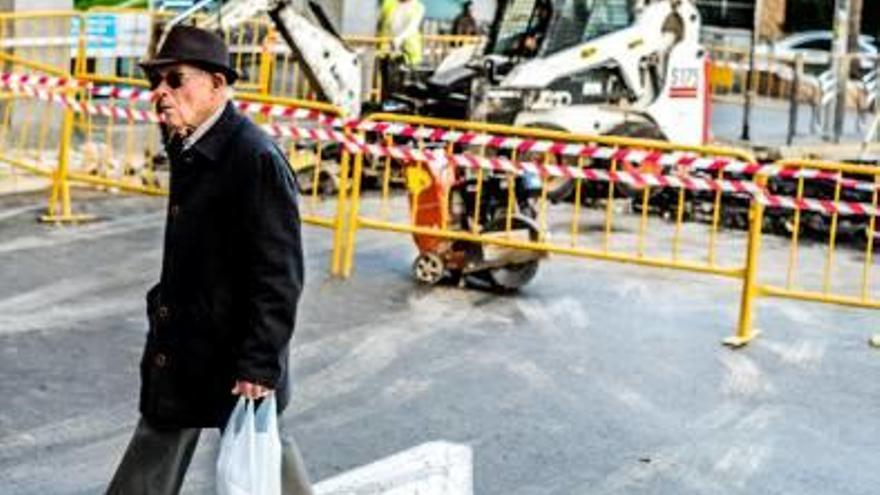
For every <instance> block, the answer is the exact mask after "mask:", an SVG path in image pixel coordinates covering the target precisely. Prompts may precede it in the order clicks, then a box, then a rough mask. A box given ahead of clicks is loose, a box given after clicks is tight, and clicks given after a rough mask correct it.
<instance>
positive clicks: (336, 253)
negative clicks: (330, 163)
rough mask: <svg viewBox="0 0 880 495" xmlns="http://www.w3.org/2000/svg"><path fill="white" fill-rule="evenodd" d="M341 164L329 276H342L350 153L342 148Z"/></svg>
mask: <svg viewBox="0 0 880 495" xmlns="http://www.w3.org/2000/svg"><path fill="white" fill-rule="evenodd" d="M341 161H342V163H340V165H339V191H337V193H336V219H335V220H334V221H333V253H332V254H331V255H330V263H331V265H330V274H331V275H333V276H340V275H342V258H343V255H344V254H345V245H344V244H343V241H344V238H345V227H346V224H345V221H346V219H347V218H348V216H347V214H346V213H347V212H348V208H347V206H348V176H349V170H350V168H351V167H350V164H351V153H349V152H348V150H347V149H346V148H345V147H344V146H343V147H342V159H341Z"/></svg>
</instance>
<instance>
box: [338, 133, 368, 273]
mask: <svg viewBox="0 0 880 495" xmlns="http://www.w3.org/2000/svg"><path fill="white" fill-rule="evenodd" d="M359 140H360V141H363V140H364V137H363V133H361V134H360V136H359ZM363 169H364V153H363V151H358V153H357V154H356V155H355V157H354V171H353V172H352V177H353V184H352V186H351V188H352V194H351V202H350V203H351V204H350V205H349V207H348V208H349V212H348V225H346V227H347V228H348V231H347V233H346V242H345V264H344V265H343V268H342V276H343V277H344V278H348V277H350V276H351V269H352V266H353V264H354V243H355V233H356V232H357V229H358V215H360V205H361V175H362V174H363V171H364V170H363Z"/></svg>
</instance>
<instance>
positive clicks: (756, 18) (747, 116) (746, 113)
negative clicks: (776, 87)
mask: <svg viewBox="0 0 880 495" xmlns="http://www.w3.org/2000/svg"><path fill="white" fill-rule="evenodd" d="M763 3H764V2H763V1H762V0H755V14H754V15H753V16H752V17H753V18H752V39H751V40H750V41H749V73H748V77H747V78H746V94H745V97H746V99H745V105H744V107H743V123H742V136H741V138H742V140H743V141H748V140H750V139H751V128H750V127H751V118H752V91H753V89H754V86H755V84H754V77H755V47H756V46H757V45H758V35H759V34H760V31H761V10H762V8H763Z"/></svg>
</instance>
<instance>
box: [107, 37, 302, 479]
mask: <svg viewBox="0 0 880 495" xmlns="http://www.w3.org/2000/svg"><path fill="white" fill-rule="evenodd" d="M142 67H143V69H144V70H145V72H146V73H147V76H148V78H149V81H150V85H151V87H152V90H153V100H154V102H155V105H156V110H157V112H158V113H159V115H160V117H161V119H162V122H163V125H164V126H166V128H165V131H166V132H165V133H164V135H165V136H166V141H167V142H166V149H167V151H168V155H169V158H170V161H171V193H170V198H169V202H168V216H167V225H166V229H165V250H164V256H163V261H162V273H161V277H160V281H159V283H158V284H157V285H156V286H155V287H153V288H152V289H151V290H150V291H149V292H148V293H147V315H148V319H149V333H148V335H147V343H146V348H145V349H144V354H143V358H142V360H141V366H140V370H141V392H140V412H141V419H140V422H139V423H138V425H137V428H136V430H135V432H134V436H133V438H132V440H131V443H130V444H129V446H128V449H127V451H126V452H125V455H124V456H123V458H122V461H121V463H120V465H119V467H118V469H117V471H116V475H115V476H114V478H113V480H112V482H111V484H110V487H109V488H108V493H110V494H114V495H117V494H118V495H140V494H145V495H146V494H150V495H164V494H176V493H178V492H179V491H180V487H181V485H182V483H183V479H184V475H185V474H186V470H187V467H188V466H189V463H190V460H191V459H192V455H193V452H194V451H195V447H196V444H197V442H198V438H199V433H200V432H201V429H202V428H210V427H220V428H223V427H224V426H225V424H226V421H227V418H228V417H229V415H230V413H231V411H232V408H233V407H234V405H235V402H236V400H237V396H238V395H244V396H247V397H249V398H252V399H259V398H262V397H264V396H265V395H267V394H268V393H275V394H276V398H277V402H278V406H279V410H283V408H284V406H285V405H286V404H287V401H288V380H287V368H288V344H289V341H290V338H291V335H292V334H293V329H294V323H295V319H296V307H297V302H298V299H299V295H300V292H301V290H302V284H303V255H302V247H301V242H300V223H299V222H300V220H299V213H298V209H297V194H296V181H295V178H294V176H293V175H292V173H291V170H290V168H289V166H288V163H287V161H286V159H285V157H284V155H283V154H282V153H281V152H280V151H279V149H278V148H277V147H276V146H275V145H274V144H273V143H272V142H271V140H270V139H269V138H268V136H266V135H265V134H264V133H263V132H262V131H261V130H260V129H259V127H257V126H256V125H255V124H253V123H252V122H251V121H250V120H248V119H247V118H246V117H244V116H242V115H241V114H239V113H238V111H237V110H236V109H235V107H234V105H232V104H231V103H230V102H229V94H230V89H229V86H230V85H231V84H232V83H234V82H235V80H236V78H237V77H238V74H237V73H236V71H235V70H234V69H232V68H231V67H230V65H229V53H228V50H227V48H226V46H225V44H224V43H223V41H222V40H221V39H220V38H219V37H217V36H216V35H214V34H212V33H210V32H207V31H204V30H201V29H197V28H194V27H175V28H174V29H172V31H171V32H170V33H169V34H168V37H167V38H166V41H165V43H164V44H163V45H162V47H161V49H160V50H159V53H158V54H157V56H156V57H155V58H154V59H152V60H149V61H146V62H144V63H143V64H142ZM283 443H284V449H283V464H284V473H283V477H282V479H283V482H282V484H283V485H284V488H283V490H284V493H286V494H309V493H311V488H310V487H309V483H308V479H307V476H306V473H305V470H304V468H303V464H302V461H301V459H300V456H299V453H298V451H297V448H296V445H295V444H294V443H293V442H292V441H287V442H283Z"/></svg>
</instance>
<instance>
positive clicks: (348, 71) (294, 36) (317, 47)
mask: <svg viewBox="0 0 880 495" xmlns="http://www.w3.org/2000/svg"><path fill="white" fill-rule="evenodd" d="M216 1H217V0H203V1H202V2H199V3H197V4H195V5H194V6H193V7H192V8H191V9H189V10H187V11H185V12H183V13H182V14H181V15H179V16H178V17H176V18H175V19H174V20H172V21H171V22H170V23H169V24H168V26H167V27H166V31H165V32H166V33H167V31H168V30H169V29H170V28H171V27H172V26H174V25H176V24H178V23H181V22H184V21H185V20H187V19H188V18H191V17H192V16H193V15H194V14H195V13H196V12H198V11H199V10H201V9H203V8H205V7H208V6H210V5H211V4H213V3H215V2H216ZM293 3H294V0H227V1H225V2H223V4H222V5H221V6H220V8H219V10H217V11H216V13H215V14H212V15H209V16H206V17H204V18H203V19H200V22H199V23H198V25H199V27H202V28H205V29H214V30H226V29H230V28H234V27H236V26H238V25H240V24H241V23H242V22H244V21H246V20H248V19H251V18H254V17H257V16H259V15H261V14H268V16H269V18H270V19H271V20H272V23H273V24H274V26H275V29H276V30H277V31H278V33H279V34H281V37H282V38H283V39H284V41H285V42H286V43H287V45H288V47H290V50H291V51H292V52H293V54H294V55H295V56H296V59H297V61H298V62H299V63H300V66H301V69H302V70H303V74H304V75H305V76H306V79H307V80H308V81H309V83H310V84H311V87H312V89H314V90H315V91H316V92H317V94H318V96H319V97H320V98H321V99H322V100H324V101H327V102H328V103H331V104H333V105H336V106H338V107H340V108H342V109H343V111H344V112H345V114H346V116H348V117H357V116H359V115H360V112H361V90H362V80H363V73H362V70H361V63H360V59H359V57H358V54H357V53H356V52H355V51H354V50H352V49H351V48H349V47H348V46H347V45H346V43H345V42H344V41H343V40H342V38H341V37H340V36H339V34H338V33H337V32H336V31H335V29H333V26H332V24H331V23H330V22H329V21H328V20H327V17H326V16H325V15H324V11H323V9H322V8H321V6H320V5H319V4H317V3H316V2H314V1H312V0H309V1H308V5H309V9H310V10H311V13H312V16H313V17H314V18H315V19H316V20H317V22H313V21H312V20H310V19H309V18H308V17H307V16H306V15H305V13H302V12H299V11H298V10H297V8H296V7H295V6H294V4H293Z"/></svg>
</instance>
